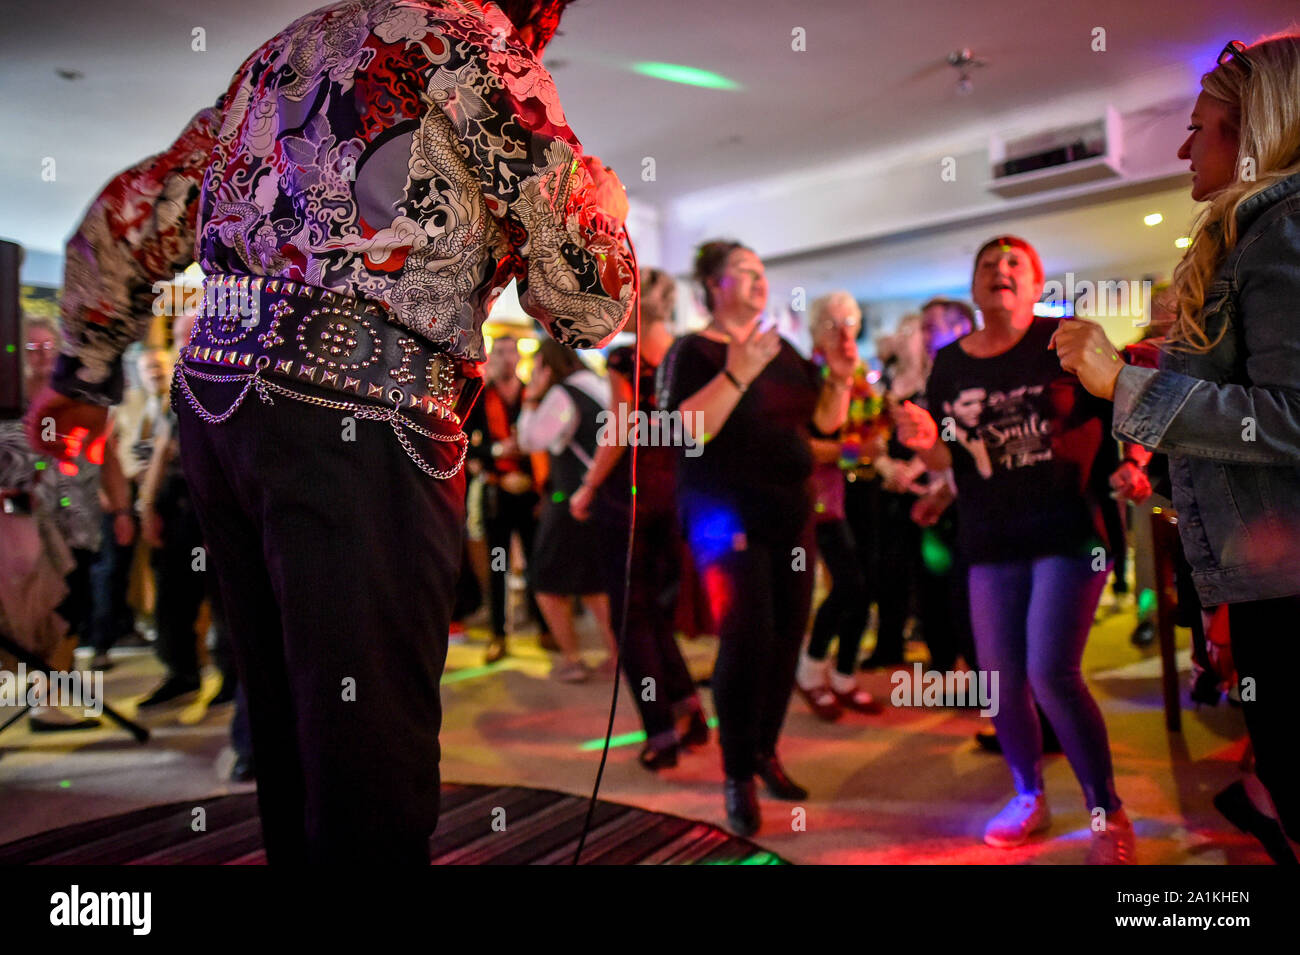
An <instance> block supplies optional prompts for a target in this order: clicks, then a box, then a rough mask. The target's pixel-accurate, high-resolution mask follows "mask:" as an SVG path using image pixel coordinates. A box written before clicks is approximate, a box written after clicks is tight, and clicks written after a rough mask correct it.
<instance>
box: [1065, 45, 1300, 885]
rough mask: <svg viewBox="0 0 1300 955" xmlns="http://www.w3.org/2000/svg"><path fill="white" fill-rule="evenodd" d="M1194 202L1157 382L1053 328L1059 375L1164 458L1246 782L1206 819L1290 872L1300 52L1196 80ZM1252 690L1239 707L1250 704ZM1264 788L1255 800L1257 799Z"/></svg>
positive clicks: (1298, 725)
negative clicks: (1209, 615)
mask: <svg viewBox="0 0 1300 955" xmlns="http://www.w3.org/2000/svg"><path fill="white" fill-rule="evenodd" d="M1188 130H1189V132H1190V135H1189V136H1188V137H1187V140H1186V142H1184V143H1183V145H1182V147H1181V148H1180V149H1179V151H1178V155H1179V157H1181V158H1183V159H1187V160H1189V161H1190V163H1191V169H1192V173H1193V180H1192V198H1193V199H1196V200H1199V201H1205V202H1208V206H1207V207H1206V208H1205V210H1204V211H1203V213H1202V215H1201V218H1200V222H1199V225H1198V228H1197V229H1196V233H1195V238H1194V240H1193V242H1192V244H1191V246H1189V247H1188V250H1187V252H1186V254H1185V255H1184V257H1183V260H1182V262H1181V263H1180V264H1179V266H1178V268H1177V270H1176V271H1175V272H1174V292H1175V294H1176V296H1177V302H1178V307H1177V312H1178V314H1177V318H1176V319H1175V321H1174V324H1173V327H1172V328H1171V330H1170V333H1169V337H1168V340H1167V342H1166V344H1165V346H1164V348H1163V349H1162V354H1161V359H1160V367H1159V369H1154V368H1138V367H1135V366H1131V365H1125V364H1124V363H1123V362H1122V361H1120V359H1119V356H1118V355H1117V354H1116V352H1115V349H1114V348H1113V347H1112V346H1111V343H1110V342H1109V341H1108V340H1107V339H1106V336H1105V334H1104V333H1103V332H1102V330H1101V329H1100V327H1098V326H1097V325H1094V324H1093V323H1091V322H1068V323H1065V324H1064V325H1063V326H1062V328H1061V330H1060V331H1059V332H1058V333H1057V335H1056V338H1055V345H1056V350H1057V353H1058V354H1059V356H1060V359H1061V365H1062V367H1063V368H1065V369H1066V370H1067V371H1071V372H1074V373H1075V374H1077V375H1078V376H1079V379H1080V381H1081V382H1082V383H1083V385H1084V387H1086V388H1087V389H1088V390H1089V391H1091V392H1092V393H1093V394H1095V395H1098V396H1100V397H1103V398H1108V399H1113V400H1114V402H1115V411H1114V428H1115V434H1116V435H1117V436H1118V437H1120V438H1122V439H1123V440H1125V441H1132V442H1136V443H1138V444H1141V445H1143V446H1145V447H1147V448H1152V449H1154V450H1156V451H1159V452H1162V453H1164V454H1167V455H1168V456H1169V469H1170V475H1171V477H1172V481H1173V500H1174V506H1175V507H1176V508H1177V509H1178V514H1179V522H1178V526H1179V531H1180V533H1181V536H1182V542H1183V547H1184V549H1185V550H1186V552H1187V559H1188V560H1189V562H1190V563H1191V565H1192V577H1193V580H1194V581H1195V583H1196V588H1197V591H1198V593H1199V594H1200V597H1201V600H1202V602H1203V603H1204V604H1205V605H1206V606H1214V605H1217V604H1228V605H1229V619H1230V621H1231V629H1232V650H1233V658H1234V660H1235V662H1236V667H1237V673H1238V677H1239V678H1240V680H1241V681H1242V690H1243V692H1242V699H1243V706H1242V709H1243V711H1244V713H1245V716H1246V726H1247V728H1248V729H1249V731H1250V737H1251V741H1252V742H1253V743H1254V747H1255V761H1256V772H1257V774H1258V781H1256V780H1255V779H1253V778H1248V780H1247V782H1246V784H1245V785H1241V784H1238V785H1236V786H1234V787H1230V789H1229V790H1227V791H1225V792H1224V793H1221V794H1220V796H1219V797H1218V798H1216V800H1215V802H1216V805H1218V806H1219V808H1220V810H1221V811H1223V812H1224V813H1225V815H1227V816H1228V818H1229V819H1231V820H1232V821H1233V822H1234V823H1235V824H1237V825H1238V826H1239V827H1240V828H1242V829H1244V830H1246V831H1249V832H1251V833H1252V834H1254V835H1255V836H1256V837H1257V838H1259V839H1260V841H1261V842H1262V843H1264V845H1265V847H1266V848H1267V849H1268V850H1269V852H1270V854H1271V855H1272V856H1273V858H1274V859H1276V860H1277V861H1279V862H1287V863H1294V862H1295V861H1296V860H1295V856H1294V853H1293V851H1292V848H1291V847H1289V846H1288V845H1287V838H1288V837H1289V838H1290V840H1292V842H1294V841H1295V840H1296V839H1297V838H1300V786H1297V783H1296V777H1295V775H1294V773H1293V772H1292V769H1293V767H1292V765H1291V764H1292V762H1293V761H1294V753H1295V745H1296V733H1297V731H1298V730H1300V719H1298V718H1297V711H1296V708H1295V704H1294V702H1293V701H1292V696H1293V694H1292V689H1293V687H1292V685H1291V684H1292V682H1293V674H1294V673H1295V670H1296V668H1297V667H1300V643H1297V641H1296V640H1295V639H1294V634H1293V632H1292V631H1293V630H1294V626H1295V620H1296V618H1297V617H1298V616H1300V324H1298V323H1297V321H1296V303H1297V302H1300V35H1296V34H1287V35H1278V36H1275V37H1271V38H1269V39H1266V40H1263V41H1261V42H1259V43H1257V44H1255V45H1254V46H1250V47H1246V46H1244V45H1242V44H1241V43H1238V42H1236V41H1233V42H1231V43H1229V44H1228V45H1227V46H1225V47H1224V48H1223V52H1222V53H1221V54H1220V55H1219V60H1218V63H1217V64H1216V66H1215V68H1214V69H1213V70H1211V71H1210V72H1209V73H1206V74H1205V75H1204V76H1203V77H1201V94H1200V96H1199V97H1198V98H1197V100H1196V106H1195V108H1194V109H1193V111H1192V117H1191V123H1190V125H1189V126H1188ZM1247 688H1249V691H1250V692H1249V693H1247V692H1246V689H1247ZM1261 784H1262V785H1261Z"/></svg>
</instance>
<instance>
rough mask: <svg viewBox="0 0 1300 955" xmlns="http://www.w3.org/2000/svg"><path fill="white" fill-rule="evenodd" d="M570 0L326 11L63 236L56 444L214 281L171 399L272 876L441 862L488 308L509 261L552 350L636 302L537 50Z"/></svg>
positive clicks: (615, 204)
mask: <svg viewBox="0 0 1300 955" xmlns="http://www.w3.org/2000/svg"><path fill="white" fill-rule="evenodd" d="M567 2H568V0H346V2H341V3H335V4H332V5H330V6H327V7H324V8H322V9H320V10H318V11H316V12H315V13H311V14H308V15H307V16H305V17H302V18H301V19H299V20H297V21H295V22H294V23H292V24H290V25H289V26H288V27H287V28H286V29H284V30H283V31H282V32H281V33H279V34H278V35H276V36H275V37H273V38H272V39H270V40H269V41H267V42H266V43H265V44H264V45H263V46H262V47H261V48H259V49H258V50H257V51H256V52H255V53H253V55H252V56H250V57H249V58H248V59H247V60H245V61H244V64H243V65H242V66H241V67H240V68H239V70H238V71H237V72H236V73H235V76H234V78H233V79H232V80H231V83H230V86H229V88H228V89H227V90H226V92H225V94H224V95H223V96H222V97H221V98H220V99H219V100H218V101H217V103H216V105H215V106H214V107H213V108H210V109H205V110H202V111H201V112H199V113H198V114H197V115H196V116H195V117H194V118H193V120H191V122H190V124H189V125H188V127H186V129H185V130H184V131H183V132H182V133H181V135H180V137H179V138H178V139H177V140H176V142H175V143H174V144H173V145H172V146H171V147H169V148H168V149H167V150H165V151H164V152H162V153H160V154H158V155H157V156H154V157H152V158H151V159H147V160H145V161H144V162H142V163H141V164H139V165H138V166H136V167H134V168H133V169H130V170H127V171H126V172H124V173H122V174H121V175H119V176H117V177H116V178H115V179H113V180H112V181H111V182H110V183H109V184H108V186H107V187H106V188H105V189H104V191H103V192H102V193H101V194H100V195H99V197H98V198H97V199H96V200H95V201H94V202H93V203H92V204H91V206H90V208H89V211H88V212H87V214H86V216H85V219H84V221H83V222H82V223H81V225H80V226H79V227H78V229H77V231H76V233H75V235H74V236H73V237H72V239H71V241H70V242H69V243H68V247H67V263H66V271H65V277H64V293H63V303H62V324H63V343H62V352H61V354H60V356H59V359H58V363H57V367H56V371H55V375H54V380H53V384H52V387H51V388H50V389H48V390H46V391H45V392H44V393H43V394H41V395H40V396H38V397H37V399H36V400H35V401H33V403H32V405H31V407H30V409H29V412H28V415H27V431H28V435H29V439H30V440H31V442H32V444H33V446H34V447H35V448H37V449H38V450H39V451H42V452H44V453H52V454H61V455H65V456H66V455H67V454H68V453H69V445H68V444H66V443H65V442H63V441H62V436H63V435H70V434H74V433H77V432H76V429H78V428H85V429H87V430H88V431H89V432H90V434H91V435H92V436H93V435H95V434H98V433H101V432H102V431H103V429H104V425H105V417H106V414H107V408H108V406H109V405H111V404H113V403H115V402H117V401H120V400H121V396H122V387H123V377H122V363H121V357H120V356H121V353H122V351H123V349H124V348H126V346H127V345H129V344H130V343H131V342H133V341H135V340H136V339H138V338H140V337H142V336H143V335H144V333H145V331H146V329H147V327H148V325H149V322H150V320H151V318H152V315H151V311H152V302H153V300H154V299H155V297H156V295H155V293H154V291H153V286H154V284H155V283H158V282H164V281H168V280H171V279H172V278H173V277H174V275H175V273H177V272H178V271H180V270H183V269H185V268H186V267H187V266H188V265H190V264H191V263H192V262H194V261H197V262H198V263H199V265H200V267H201V268H202V270H203V273H204V276H205V287H204V297H203V301H202V305H201V307H200V309H199V314H198V318H197V321H196V324H195V328H194V332H193V335H192V337H191V339H190V342H189V344H188V345H187V346H186V347H185V348H184V349H183V350H182V352H181V360H180V362H179V363H178V365H177V370H176V375H175V378H174V380H173V384H172V402H173V406H174V407H175V409H176V414H177V417H178V419H179V422H178V427H179V437H180V445H181V459H182V462H183V465H184V470H185V474H186V477H187V480H188V481H189V484H190V489H191V493H192V495H193V497H194V500H195V505H196V507H197V509H198V514H199V518H200V523H201V525H202V528H203V533H204V539H205V546H206V548H207V561H208V563H207V567H208V572H209V573H215V574H216V575H217V582H218V585H219V588H220V594H221V597H222V600H223V603H224V604H225V610H226V613H227V615H228V617H229V626H230V631H231V635H232V638H233V642H234V646H235V651H236V657H237V660H238V664H239V671H240V679H241V680H242V681H243V682H244V685H245V686H246V688H247V694H248V704H249V713H250V718H251V724H252V735H253V758H254V762H255V765H256V767H257V777H258V801H259V807H260V811H261V817H262V830H263V838H264V841H265V845H266V851H267V857H268V860H269V861H270V862H272V863H284V862H311V863H340V862H344V863H346V862H350V861H362V860H364V861H369V862H375V861H397V862H412V863H426V864H427V861H428V839H429V836H430V834H431V833H432V832H433V830H434V827H435V825H436V823H437V819H438V782H439V776H438V760H439V747H438V732H439V729H440V726H441V721H442V708H441V704H440V701H439V696H438V683H439V679H440V678H441V675H442V670H443V666H444V663H445V660H446V653H447V633H448V627H449V623H450V614H451V610H452V604H453V598H454V593H455V587H456V580H457V574H458V572H459V567H460V557H461V535H462V533H463V526H464V514H463V509H464V496H465V495H464V490H465V489H464V475H463V473H462V465H463V463H464V460H465V450H466V438H465V436H464V434H463V431H462V429H461V420H462V419H463V418H464V416H465V414H466V412H467V411H468V409H469V407H470V406H471V405H472V404H473V402H474V399H475V397H476V396H477V391H478V386H479V384H480V381H481V378H480V377H479V373H478V365H479V363H481V362H482V361H483V360H484V358H485V354H484V347H483V339H482V336H481V334H480V327H481V325H482V323H483V320H484V317H485V315H486V314H487V311H488V309H489V308H490V306H491V304H492V302H493V301H494V299H495V296H496V295H497V294H498V293H499V292H500V291H501V289H502V288H504V286H505V285H506V284H507V283H508V282H509V281H510V280H511V279H515V280H516V281H517V283H518V289H519V298H520V302H521V304H522V305H523V307H524V309H525V310H526V311H527V312H528V313H529V314H530V315H532V316H534V317H535V318H536V319H537V320H538V321H539V322H540V323H541V324H542V325H543V327H544V328H545V329H546V331H547V332H548V333H549V334H550V335H551V336H553V337H554V338H555V339H557V340H558V341H560V342H561V343H563V344H565V345H569V346H573V347H582V348H590V347H596V346H599V345H602V344H604V343H605V342H607V341H608V340H609V339H610V338H612V337H613V336H614V334H615V333H616V332H618V330H619V329H620V328H621V327H622V326H623V324H624V323H625V322H626V320H627V317H628V315H629V313H630V311H631V308H632V299H633V287H634V271H633V267H632V259H631V256H630V255H629V253H628V252H627V251H626V250H625V249H624V248H623V246H622V244H621V239H620V236H621V234H622V230H623V222H624V219H625V218H626V215H627V200H626V196H625V194H624V191H623V187H622V185H621V184H620V183H619V181H618V178H617V176H615V175H614V173H613V172H612V171H610V170H608V169H607V168H605V167H604V166H603V165H602V164H601V163H600V162H599V161H597V160H595V159H594V158H592V157H585V156H584V155H583V153H582V147H581V144H580V143H579V142H578V139H577V138H576V137H575V136H574V134H573V132H572V131H571V130H570V129H569V127H568V125H567V124H566V122H565V118H564V111H563V109H562V108H561V106H560V102H559V99H558V96H557V94H556V90H555V85H554V83H553V81H552V79H551V77H550V75H549V74H548V73H547V71H546V70H545V69H544V68H543V67H542V65H541V63H540V58H541V55H542V51H543V49H544V48H545V46H546V44H547V42H548V41H549V40H550V39H551V38H552V36H553V35H554V34H555V30H556V27H557V25H558V23H559V19H560V15H561V13H562V11H563V9H564V7H565V5H566V3H567ZM51 419H52V421H53V427H50V421H51ZM45 439H52V440H45ZM86 443H88V441H87V442H86Z"/></svg>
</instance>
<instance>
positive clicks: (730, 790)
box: [722, 776, 761, 836]
mask: <svg viewBox="0 0 1300 955" xmlns="http://www.w3.org/2000/svg"><path fill="white" fill-rule="evenodd" d="M722 798H723V800H724V801H725V802H726V804H727V828H729V829H730V830H731V831H732V832H734V833H735V834H736V835H738V836H752V835H753V834H754V833H756V832H758V827H759V825H760V824H761V818H760V817H759V814H758V789H757V788H756V787H755V786H754V780H752V779H732V778H731V777H730V776H728V777H727V779H726V781H725V782H724V783H723V784H722Z"/></svg>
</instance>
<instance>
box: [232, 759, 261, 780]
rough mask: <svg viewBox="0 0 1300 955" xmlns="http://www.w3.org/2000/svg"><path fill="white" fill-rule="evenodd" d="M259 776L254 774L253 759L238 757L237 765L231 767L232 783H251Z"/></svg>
mask: <svg viewBox="0 0 1300 955" xmlns="http://www.w3.org/2000/svg"><path fill="white" fill-rule="evenodd" d="M256 778H257V775H256V774H255V773H254V772H253V757H251V756H236V757H235V765H233V766H231V767H230V781H231V782H232V783H251V782H252V781H253V780H254V779H256Z"/></svg>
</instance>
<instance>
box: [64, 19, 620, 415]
mask: <svg viewBox="0 0 1300 955" xmlns="http://www.w3.org/2000/svg"><path fill="white" fill-rule="evenodd" d="M621 229H622V223H621V222H618V221H617V220H615V219H614V218H612V217H610V216H609V215H608V214H606V213H605V212H604V211H603V210H601V209H600V208H599V206H598V205H597V204H596V203H595V201H594V186H593V183H592V179H591V176H590V174H589V173H588V171H587V168H586V166H585V165H584V162H583V153H582V146H581V144H580V143H579V141H578V139H577V137H576V136H575V135H574V134H573V132H572V131H571V130H570V129H569V127H568V125H567V123H566V121H565V117H564V112H563V110H562V109H561V107H560V102H559V97H558V95H557V93H556V89H555V84H554V82H553V81H552V79H551V77H550V74H549V73H547V71H546V70H545V69H544V68H543V67H542V66H541V64H540V63H539V62H538V61H537V58H536V57H535V56H534V55H533V53H532V52H530V51H529V49H528V48H527V46H526V45H525V44H524V42H523V41H522V40H521V39H520V38H519V35H518V33H517V31H516V30H515V28H514V25H513V24H512V23H511V22H510V20H509V19H508V18H507V17H506V16H505V15H504V14H503V13H502V12H501V11H500V10H499V9H498V8H497V7H496V6H495V4H493V3H491V2H488V0H419V2H417V0H346V2H341V3H335V4H333V5H331V6H327V7H324V8H322V9H320V10H318V11H316V12H314V13H311V14H308V15H307V16H305V17H302V18H300V19H299V20H296V21H295V22H294V23H292V24H290V25H289V26H288V27H287V28H285V29H284V30H283V31H281V32H280V33H279V34H278V35H276V36H275V37H274V38H272V39H271V40H269V41H268V42H267V43H265V44H263V46H262V47H261V48H259V49H258V50H257V51H256V52H255V53H254V54H253V55H252V56H250V57H249V58H248V59H247V60H245V62H244V64H243V65H242V66H241V67H240V68H239V70H238V71H237V72H236V74H235V76H234V79H233V80H232V82H231V84H230V86H229V88H228V89H227V91H226V93H225V94H224V95H223V96H222V97H221V98H220V99H219V100H218V102H217V105H216V106H215V107H213V108H210V109H205V110H203V111H201V112H199V113H198V114H197V115H196V116H195V117H194V118H193V119H192V120H191V121H190V123H189V125H188V126H187V127H186V129H185V130H184V132H182V133H181V135H180V137H179V138H178V139H177V140H176V141H175V143H174V144H173V145H172V146H171V147H169V148H168V149H167V150H165V151H164V152H162V153H160V154H159V155H157V156H154V157H152V158H150V159H147V160H145V161H144V162H143V163H141V164H139V165H137V166H135V167H134V168H132V169H129V170H127V171H126V172H124V173H122V174H121V175H119V176H117V177H116V178H115V179H114V180H113V181H112V182H110V183H109V184H108V186H107V187H106V188H105V190H104V191H103V192H102V193H101V194H100V196H99V197H98V198H97V199H96V200H95V201H94V203H93V204H92V205H91V207H90V209H89V210H88V212H87V214H86V216H85V218H84V220H83V221H82V223H81V225H80V227H79V228H78V230H77V232H76V233H75V234H74V236H73V237H72V239H71V240H70V241H69V243H68V247H67V260H66V266H65V275H64V291H63V300H62V313H63V335H64V342H63V348H62V354H61V355H60V357H59V360H58V363H57V365H56V370H55V375H54V384H55V387H56V389H58V390H59V391H62V392H63V393H65V394H68V395H70V396H72V397H77V398H81V399H83V400H87V401H92V402H95V403H99V404H109V403H113V402H116V401H118V400H120V399H121V392H122V370H121V359H120V356H121V353H122V350H123V349H124V348H126V346H127V345H129V344H130V343H131V342H133V341H135V340H137V339H138V338H140V337H141V336H142V335H143V334H144V333H145V331H146V329H147V326H148V323H149V321H150V319H151V317H152V313H153V306H154V300H155V298H156V297H157V293H156V291H155V289H154V285H155V283H157V282H161V281H166V280H169V279H172V278H173V277H174V275H175V274H176V273H177V272H179V271H181V270H183V269H185V268H186V267H187V266H188V265H189V264H190V263H192V262H194V261H197V262H198V263H199V265H200V267H201V268H202V269H203V271H204V272H205V273H207V274H213V273H225V274H232V275H250V276H267V277H279V278H283V279H286V280H289V281H292V282H301V283H305V284H307V285H312V286H316V287H319V288H324V289H329V290H331V291H335V292H340V293H343V294H346V295H350V296H354V297H357V298H360V299H365V300H368V301H371V302H377V303H379V304H381V305H382V306H383V307H384V308H385V309H386V310H387V312H388V315H389V317H390V318H391V319H392V320H393V321H395V322H397V323H398V324H400V325H402V326H404V327H405V328H407V329H409V330H410V331H411V332H414V333H416V334H417V335H420V336H421V337H423V338H425V339H426V340H428V341H430V342H432V343H434V344H441V345H445V346H446V347H447V349H448V351H449V352H450V353H451V354H452V355H453V356H455V357H456V358H458V359H461V360H462V361H464V362H474V363H476V362H480V361H482V360H483V359H484V357H485V353H484V347H483V339H482V336H481V334H480V331H479V329H480V326H481V325H482V323H483V320H484V318H485V317H486V315H487V312H488V309H489V308H490V307H491V304H492V302H493V301H494V300H495V298H496V295H497V294H499V292H500V291H501V290H502V289H503V288H504V287H505V286H506V285H507V284H508V282H509V281H510V280H511V279H515V280H516V281H517V283H518V289H519V300H520V304H521V305H522V306H523V308H524V309H525V311H527V312H528V313H529V314H530V315H532V316H534V317H535V318H537V319H538V320H539V321H540V322H541V324H542V325H543V327H544V328H545V329H546V331H547V333H548V334H550V335H551V336H552V337H554V338H555V339H557V340H558V341H560V342H562V343H563V344H566V345H570V346H573V347H582V348H591V347H598V346H600V345H603V344H605V343H606V342H608V341H609V340H610V339H611V338H612V337H613V336H614V334H615V333H617V332H618V330H619V329H620V328H621V327H622V326H623V324H624V323H625V322H626V320H627V316H628V313H629V312H630V309H631V303H632V295H633V283H634V275H633V269H632V263H631V257H630V255H629V254H628V252H627V251H626V250H625V249H624V248H623V247H622V244H621V241H620V233H621Z"/></svg>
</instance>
